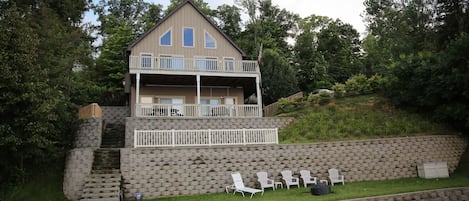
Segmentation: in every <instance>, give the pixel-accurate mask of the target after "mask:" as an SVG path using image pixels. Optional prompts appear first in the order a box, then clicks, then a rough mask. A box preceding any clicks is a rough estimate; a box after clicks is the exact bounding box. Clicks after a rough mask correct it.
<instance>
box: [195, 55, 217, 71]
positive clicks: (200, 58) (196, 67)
mask: <svg viewBox="0 0 469 201" xmlns="http://www.w3.org/2000/svg"><path fill="white" fill-rule="evenodd" d="M193 60H194V62H193V66H194V69H197V70H199V71H218V68H219V63H218V62H220V61H219V59H218V57H217V56H194V59H193ZM199 60H204V61H210V60H213V61H215V62H216V64H217V65H216V66H215V67H216V69H207V66H205V69H198V68H199V66H197V61H199ZM212 67H213V66H212Z"/></svg>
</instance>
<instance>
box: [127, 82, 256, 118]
mask: <svg viewBox="0 0 469 201" xmlns="http://www.w3.org/2000/svg"><path fill="white" fill-rule="evenodd" d="M259 82H260V80H259V77H258V76H257V75H256V76H253V77H223V76H210V75H200V74H196V75H155V74H135V75H132V76H131V83H132V85H131V91H130V92H131V96H130V105H131V116H134V117H164V118H168V117H169V118H216V117H262V101H261V98H260V94H261V93H260V85H259ZM258 97H259V98H258Z"/></svg>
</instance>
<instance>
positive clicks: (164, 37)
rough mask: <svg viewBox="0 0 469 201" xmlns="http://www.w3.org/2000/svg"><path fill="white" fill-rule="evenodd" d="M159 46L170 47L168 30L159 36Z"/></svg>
mask: <svg viewBox="0 0 469 201" xmlns="http://www.w3.org/2000/svg"><path fill="white" fill-rule="evenodd" d="M160 45H161V46H171V29H169V30H168V31H166V32H165V33H164V34H163V35H161V36H160Z"/></svg>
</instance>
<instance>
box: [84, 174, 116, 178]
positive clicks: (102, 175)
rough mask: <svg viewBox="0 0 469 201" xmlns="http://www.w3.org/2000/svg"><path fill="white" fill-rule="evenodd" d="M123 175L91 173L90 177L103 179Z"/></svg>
mask: <svg viewBox="0 0 469 201" xmlns="http://www.w3.org/2000/svg"><path fill="white" fill-rule="evenodd" d="M120 177H121V175H120V174H91V175H90V178H94V179H96V178H102V179H106V178H120Z"/></svg>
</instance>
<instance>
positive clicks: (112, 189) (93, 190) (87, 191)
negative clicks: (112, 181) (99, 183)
mask: <svg viewBox="0 0 469 201" xmlns="http://www.w3.org/2000/svg"><path fill="white" fill-rule="evenodd" d="M102 193H114V194H118V193H119V186H113V187H95V186H91V187H89V188H85V189H83V194H85V195H90V194H93V195H96V194H102Z"/></svg>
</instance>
